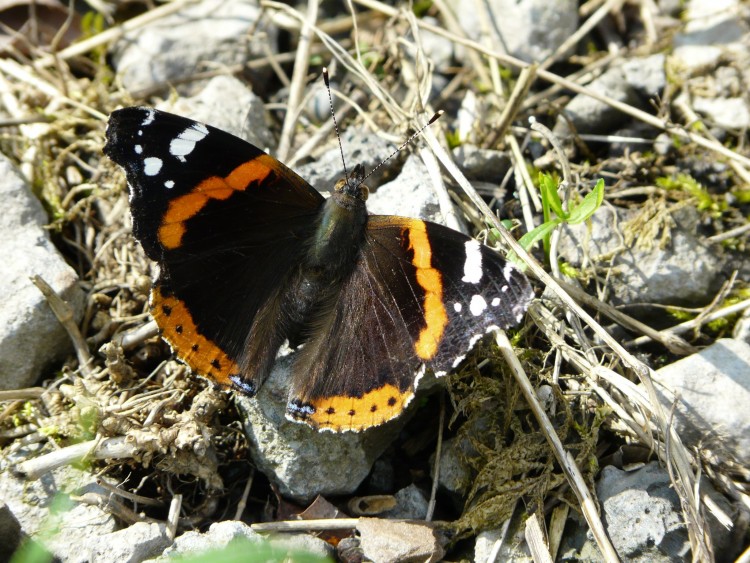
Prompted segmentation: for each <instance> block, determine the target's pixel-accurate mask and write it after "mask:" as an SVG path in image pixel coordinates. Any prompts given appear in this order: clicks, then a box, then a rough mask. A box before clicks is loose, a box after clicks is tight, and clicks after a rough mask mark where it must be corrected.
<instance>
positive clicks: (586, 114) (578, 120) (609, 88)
mask: <svg viewBox="0 0 750 563" xmlns="http://www.w3.org/2000/svg"><path fill="white" fill-rule="evenodd" d="M588 88H589V89H590V90H592V91H594V92H597V93H599V94H603V95H606V96H608V97H610V98H612V99H614V100H617V101H618V102H623V103H626V104H629V105H633V106H639V105H640V104H641V100H640V98H639V96H638V92H637V91H636V89H635V88H634V87H633V86H631V85H630V84H629V83H628V81H627V78H626V74H625V71H624V69H623V68H622V67H613V68H610V69H609V70H607V71H606V72H605V73H604V74H602V75H601V76H600V77H599V78H597V79H596V80H594V81H593V82H591V83H590V84H588ZM563 114H564V116H563V115H561V116H559V117H558V118H557V122H556V123H555V126H554V128H553V132H554V133H555V134H556V135H557V136H558V137H560V138H566V137H568V136H569V135H570V134H571V133H572V131H571V126H572V127H573V130H574V131H575V132H577V133H593V134H603V133H609V132H611V131H614V130H615V129H617V128H619V127H620V126H622V125H623V124H624V123H626V122H627V120H628V119H629V117H628V116H627V115H625V114H624V113H622V112H621V111H620V110H618V109H615V108H613V107H612V106H609V105H607V104H605V103H604V102H600V101H598V100H595V99H593V98H591V97H590V96H587V95H585V94H578V95H577V96H575V97H573V99H572V100H570V102H568V104H567V105H566V106H565V109H564V110H563Z"/></svg>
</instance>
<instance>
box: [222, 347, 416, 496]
mask: <svg viewBox="0 0 750 563" xmlns="http://www.w3.org/2000/svg"><path fill="white" fill-rule="evenodd" d="M291 360H292V356H285V357H282V358H279V359H277V361H276V365H275V366H274V368H273V370H272V371H271V374H270V375H269V377H268V379H267V380H266V381H265V383H264V384H263V386H262V387H261V388H260V391H259V392H258V395H257V397H256V398H254V399H247V398H244V397H240V396H237V397H236V404H237V406H238V408H239V409H240V411H241V412H242V414H243V417H242V418H243V424H244V427H245V434H246V436H247V437H248V440H249V442H250V452H251V457H252V459H253V461H254V462H255V464H256V465H257V467H258V469H259V470H260V471H262V472H263V473H264V474H266V476H268V478H269V479H271V481H273V482H274V483H276V484H277V485H278V487H279V490H280V491H281V494H282V495H284V496H285V497H288V498H291V499H294V500H296V501H298V502H300V503H302V504H304V503H307V502H309V501H311V500H312V499H314V498H315V497H316V496H317V495H319V494H320V495H324V496H329V495H343V494H348V493H351V492H353V491H354V490H356V488H357V487H358V486H359V485H360V483H362V481H363V480H364V479H365V477H367V475H368V473H369V472H370V469H371V467H372V464H373V462H374V461H375V459H377V458H378V456H380V454H381V453H383V451H384V450H385V448H386V447H387V446H388V444H389V443H390V442H391V441H392V440H393V439H394V438H395V437H396V435H397V434H398V432H399V430H400V429H401V427H402V426H403V424H404V423H405V422H406V421H407V420H408V415H402V416H400V417H399V418H397V419H395V420H393V421H391V422H388V423H386V424H384V425H382V426H378V427H375V428H372V429H370V430H367V431H365V432H359V433H352V432H345V433H343V434H334V433H332V432H318V431H316V430H314V429H312V428H310V427H309V426H307V425H305V424H300V423H297V422H292V421H289V420H287V419H286V417H285V413H286V406H287V401H288V392H289V384H288V381H289V378H290V376H291ZM414 403H415V401H412V406H411V407H410V408H411V409H413V405H414ZM407 410H408V409H407ZM342 468H346V469H345V470H342Z"/></svg>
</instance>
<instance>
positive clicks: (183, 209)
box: [159, 154, 276, 250]
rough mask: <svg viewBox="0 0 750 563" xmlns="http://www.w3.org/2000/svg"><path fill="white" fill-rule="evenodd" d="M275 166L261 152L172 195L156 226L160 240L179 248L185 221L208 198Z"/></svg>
mask: <svg viewBox="0 0 750 563" xmlns="http://www.w3.org/2000/svg"><path fill="white" fill-rule="evenodd" d="M275 166H276V161H275V160H274V159H273V158H272V157H270V156H269V155H267V154H263V155H260V156H257V157H255V158H253V159H252V160H248V161H247V162H243V163H242V164H240V165H239V166H238V167H237V168H235V169H234V170H232V171H231V172H230V173H229V174H227V175H226V176H224V177H221V176H211V177H210V178H206V179H205V180H203V181H202V182H201V183H200V184H198V185H197V186H196V187H195V188H193V190H192V191H191V192H189V193H187V194H184V195H182V196H180V197H177V198H175V199H173V200H172V201H170V202H169V207H168V208H167V212H166V213H165V214H164V217H163V218H162V220H161V224H160V226H159V242H160V243H161V244H162V246H164V248H167V249H169V250H173V249H175V248H178V247H179V246H180V244H182V237H183V236H184V235H185V232H186V230H187V226H186V224H185V223H186V221H188V220H189V219H190V218H192V217H195V216H196V215H197V214H198V213H200V211H201V210H202V209H203V208H204V207H205V206H206V204H207V203H208V202H209V201H210V200H212V199H218V200H225V199H227V198H229V196H231V195H232V194H233V193H234V192H235V191H242V190H245V189H247V187H248V186H250V184H252V183H253V182H256V183H258V182H262V181H263V180H265V179H266V178H267V177H268V175H269V174H270V173H271V171H272V170H273V169H274V167H275Z"/></svg>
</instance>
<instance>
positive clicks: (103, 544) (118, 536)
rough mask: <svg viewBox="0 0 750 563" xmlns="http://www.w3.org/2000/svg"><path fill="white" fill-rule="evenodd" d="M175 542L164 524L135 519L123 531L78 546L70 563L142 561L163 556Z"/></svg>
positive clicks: (131, 562) (126, 562)
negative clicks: (165, 550)
mask: <svg viewBox="0 0 750 563" xmlns="http://www.w3.org/2000/svg"><path fill="white" fill-rule="evenodd" d="M171 543H172V540H170V539H169V537H168V536H167V526H166V524H164V523H155V522H153V523H147V522H136V523H135V524H133V525H132V526H128V527H127V528H125V529H124V530H119V531H117V532H112V533H111V534H106V535H104V536H100V537H98V538H93V539H92V540H90V541H89V542H88V544H87V545H85V546H82V547H80V548H79V549H76V554H77V555H76V556H75V557H71V558H69V559H68V561H69V562H70V563H73V562H76V563H89V562H90V561H109V562H111V563H140V562H141V561H145V560H146V559H151V558H152V557H156V556H158V555H160V554H161V553H162V552H163V551H164V549H165V548H166V547H167V546H169V544H171Z"/></svg>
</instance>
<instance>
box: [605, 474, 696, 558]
mask: <svg viewBox="0 0 750 563" xmlns="http://www.w3.org/2000/svg"><path fill="white" fill-rule="evenodd" d="M596 492H597V495H598V497H599V502H600V503H601V505H602V521H603V522H604V525H605V527H606V530H607V533H608V535H609V537H610V539H611V540H612V544H613V545H614V547H615V549H616V550H617V553H618V554H619V555H620V557H621V558H622V560H624V561H632V562H634V563H636V562H643V563H646V562H661V561H663V562H667V561H678V560H681V559H683V558H688V559H689V553H690V542H689V540H688V533H687V528H686V526H685V524H684V523H683V521H682V514H681V512H680V501H679V498H678V496H677V493H675V491H674V489H672V486H671V483H670V481H669V475H668V474H667V473H666V471H664V470H663V469H662V468H660V467H659V464H658V463H656V462H652V463H650V464H648V465H646V466H645V467H643V468H641V469H639V470H637V471H633V472H630V473H626V472H625V471H621V470H619V469H617V468H616V467H613V466H607V467H605V468H604V469H603V470H602V473H601V476H600V478H599V482H598V483H597V486H596Z"/></svg>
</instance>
